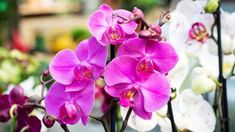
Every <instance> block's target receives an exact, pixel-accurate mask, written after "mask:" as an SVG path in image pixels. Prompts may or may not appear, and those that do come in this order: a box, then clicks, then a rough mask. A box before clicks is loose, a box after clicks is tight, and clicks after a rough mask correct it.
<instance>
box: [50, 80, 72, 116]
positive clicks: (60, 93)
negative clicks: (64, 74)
mask: <svg viewBox="0 0 235 132" xmlns="http://www.w3.org/2000/svg"><path fill="white" fill-rule="evenodd" d="M70 99H71V96H70V93H69V92H67V93H66V92H65V85H62V84H60V83H57V82H56V83H54V84H53V85H52V86H51V88H50V89H49V90H48V92H47V95H46V96H45V106H46V111H47V113H48V114H50V115H53V116H55V117H59V108H60V106H62V105H63V104H64V103H65V102H66V101H68V100H70ZM55 108H56V109H55Z"/></svg>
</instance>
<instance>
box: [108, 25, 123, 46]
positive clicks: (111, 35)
mask: <svg viewBox="0 0 235 132" xmlns="http://www.w3.org/2000/svg"><path fill="white" fill-rule="evenodd" d="M124 38H125V34H124V32H123V30H122V28H121V26H119V25H115V26H113V27H110V28H109V29H108V30H107V31H106V39H107V41H108V42H109V43H110V44H120V43H122V42H123V41H124Z"/></svg>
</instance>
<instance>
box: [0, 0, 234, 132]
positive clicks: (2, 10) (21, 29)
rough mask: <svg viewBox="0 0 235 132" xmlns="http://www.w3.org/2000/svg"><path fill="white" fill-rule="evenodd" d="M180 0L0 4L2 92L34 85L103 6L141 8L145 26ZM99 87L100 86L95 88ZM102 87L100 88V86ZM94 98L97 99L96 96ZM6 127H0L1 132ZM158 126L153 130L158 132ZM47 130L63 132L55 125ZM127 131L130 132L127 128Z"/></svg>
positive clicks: (229, 3)
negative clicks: (24, 82)
mask: <svg viewBox="0 0 235 132" xmlns="http://www.w3.org/2000/svg"><path fill="white" fill-rule="evenodd" d="M177 2H178V0H0V93H1V92H2V91H4V90H5V89H6V88H8V87H9V86H10V85H12V84H14V85H17V84H20V83H21V82H23V81H25V80H27V79H29V78H31V79H32V80H33V83H31V85H32V86H29V87H33V88H34V87H35V88H36V86H37V85H39V83H40V82H39V76H40V74H41V73H42V71H43V70H44V69H46V68H47V66H48V62H49V61H50V59H51V57H52V56H53V55H54V54H55V53H56V52H58V51H60V50H62V49H65V48H70V49H74V47H75V46H76V45H77V44H78V43H79V42H80V41H81V40H83V39H86V38H88V37H89V36H90V33H89V31H88V29H87V21H88V18H89V15H90V13H92V12H93V11H94V10H95V9H97V8H98V6H99V5H100V4H101V3H107V4H109V5H110V6H112V7H113V8H114V9H117V8H124V9H127V10H132V9H133V7H135V6H136V7H139V8H140V9H142V10H143V11H144V13H145V14H146V15H145V16H146V20H147V21H148V22H149V23H155V22H157V20H158V18H159V16H160V14H161V13H162V11H164V10H168V9H174V8H175V5H176V3H177ZM222 8H223V9H224V10H226V11H229V12H232V11H235V0H222ZM97 86H98V87H99V86H100V85H99V84H97ZM228 86H229V87H228V88H229V89H228V93H229V94H228V97H229V108H230V109H229V112H230V116H231V122H230V123H231V130H232V131H235V125H232V124H235V112H234V111H235V98H234V97H235V96H233V95H232V93H235V89H234V86H235V81H234V80H231V81H229V84H228ZM100 87H102V84H101V86H100ZM97 98H99V96H98V95H97ZM101 105H102V99H100V100H99V99H98V101H97V102H96V107H95V110H94V112H93V113H100V112H101V111H102V110H101V107H100V106H101ZM69 128H70V129H71V131H79V130H81V131H86V132H94V131H96V132H102V131H103V128H102V126H101V125H100V124H99V123H98V122H96V121H92V120H91V121H90V123H89V124H88V126H86V127H83V126H82V125H81V123H79V124H78V125H74V126H69ZM8 130H9V129H8V126H7V125H3V124H1V123H0V132H7V131H8ZM157 130H158V128H156V129H155V130H153V131H157ZM44 131H49V132H59V131H62V130H61V128H60V127H59V126H58V124H57V125H56V126H55V127H53V128H51V129H48V130H44ZM127 131H130V132H132V131H134V130H131V129H130V128H128V130H127Z"/></svg>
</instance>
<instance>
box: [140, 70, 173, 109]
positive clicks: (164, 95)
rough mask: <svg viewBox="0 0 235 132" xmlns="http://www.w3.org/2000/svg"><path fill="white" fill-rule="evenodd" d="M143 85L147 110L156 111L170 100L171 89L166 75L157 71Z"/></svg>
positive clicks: (142, 90)
mask: <svg viewBox="0 0 235 132" xmlns="http://www.w3.org/2000/svg"><path fill="white" fill-rule="evenodd" d="M142 86H143V88H142V89H141V92H142V94H143V97H144V108H145V110H146V111H148V112H154V111H156V110H158V109H160V108H162V107H163V106H164V105H165V104H166V103H167V102H168V101H169V99H170V93H171V89H170V85H169V83H168V80H167V78H166V77H165V76H164V75H161V74H159V73H155V74H153V75H152V76H151V77H150V78H149V79H148V80H147V81H146V82H144V83H143V85H142Z"/></svg>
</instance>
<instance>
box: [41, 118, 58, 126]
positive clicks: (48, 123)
mask: <svg viewBox="0 0 235 132" xmlns="http://www.w3.org/2000/svg"><path fill="white" fill-rule="evenodd" d="M42 122H43V124H44V125H45V126H46V127H47V128H51V127H52V126H53V125H54V124H55V118H53V117H52V116H50V115H44V116H43V118H42Z"/></svg>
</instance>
